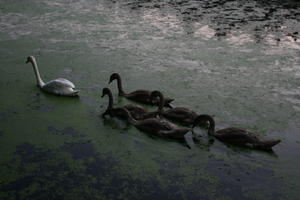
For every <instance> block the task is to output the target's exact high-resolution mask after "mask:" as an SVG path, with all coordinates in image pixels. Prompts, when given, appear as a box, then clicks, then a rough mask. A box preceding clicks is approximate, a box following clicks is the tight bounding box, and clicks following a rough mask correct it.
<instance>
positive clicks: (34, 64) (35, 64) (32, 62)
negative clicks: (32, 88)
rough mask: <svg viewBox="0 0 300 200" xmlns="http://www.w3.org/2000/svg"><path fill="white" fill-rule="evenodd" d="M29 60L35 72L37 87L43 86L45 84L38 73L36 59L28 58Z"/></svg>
mask: <svg viewBox="0 0 300 200" xmlns="http://www.w3.org/2000/svg"><path fill="white" fill-rule="evenodd" d="M30 62H31V64H32V66H33V71H34V73H35V77H36V80H37V84H38V86H39V87H43V86H44V85H45V83H44V81H43V80H42V78H41V75H40V72H39V69H38V66H37V63H36V60H35V59H32V60H30Z"/></svg>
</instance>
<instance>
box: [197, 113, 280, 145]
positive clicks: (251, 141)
mask: <svg viewBox="0 0 300 200" xmlns="http://www.w3.org/2000/svg"><path fill="white" fill-rule="evenodd" d="M203 121H204V122H209V128H208V135H210V136H214V137H215V138H217V139H218V140H220V141H222V142H224V143H228V144H233V145H237V146H241V147H247V148H250V149H259V150H271V149H272V147H273V146H275V145H276V144H278V143H280V142H281V140H275V139H270V140H263V139H260V138H258V137H257V136H256V135H255V134H254V133H252V132H249V131H247V130H245V129H242V128H236V127H228V128H225V129H221V130H217V131H215V121H214V119H213V118H212V117H211V116H209V115H199V116H198V117H197V118H196V119H195V121H194V124H193V127H194V126H196V125H198V124H199V123H200V122H203Z"/></svg>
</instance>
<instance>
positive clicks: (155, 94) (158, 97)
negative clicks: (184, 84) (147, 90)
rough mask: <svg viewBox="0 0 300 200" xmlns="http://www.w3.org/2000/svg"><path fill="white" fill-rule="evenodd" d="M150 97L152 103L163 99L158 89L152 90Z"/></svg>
mask: <svg viewBox="0 0 300 200" xmlns="http://www.w3.org/2000/svg"><path fill="white" fill-rule="evenodd" d="M150 99H151V101H152V103H154V102H160V101H162V100H164V96H163V94H162V93H161V92H160V91H158V90H154V91H152V92H151V94H150Z"/></svg>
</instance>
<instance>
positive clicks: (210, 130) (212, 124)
mask: <svg viewBox="0 0 300 200" xmlns="http://www.w3.org/2000/svg"><path fill="white" fill-rule="evenodd" d="M207 120H208V121H209V128H208V132H207V133H208V135H214V134H215V120H214V119H213V118H212V117H210V116H209V117H208V118H207Z"/></svg>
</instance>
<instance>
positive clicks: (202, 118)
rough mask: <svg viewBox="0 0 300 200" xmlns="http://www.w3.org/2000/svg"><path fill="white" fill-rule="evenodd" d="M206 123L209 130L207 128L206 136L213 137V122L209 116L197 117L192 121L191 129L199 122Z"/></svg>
mask: <svg viewBox="0 0 300 200" xmlns="http://www.w3.org/2000/svg"><path fill="white" fill-rule="evenodd" d="M203 121H206V122H207V121H208V122H209V128H208V132H207V133H208V135H214V134H215V120H214V119H213V118H212V117H211V116H210V115H206V114H204V115H198V116H197V117H196V119H195V121H194V124H193V128H194V127H195V126H197V125H199V123H200V122H203Z"/></svg>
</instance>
